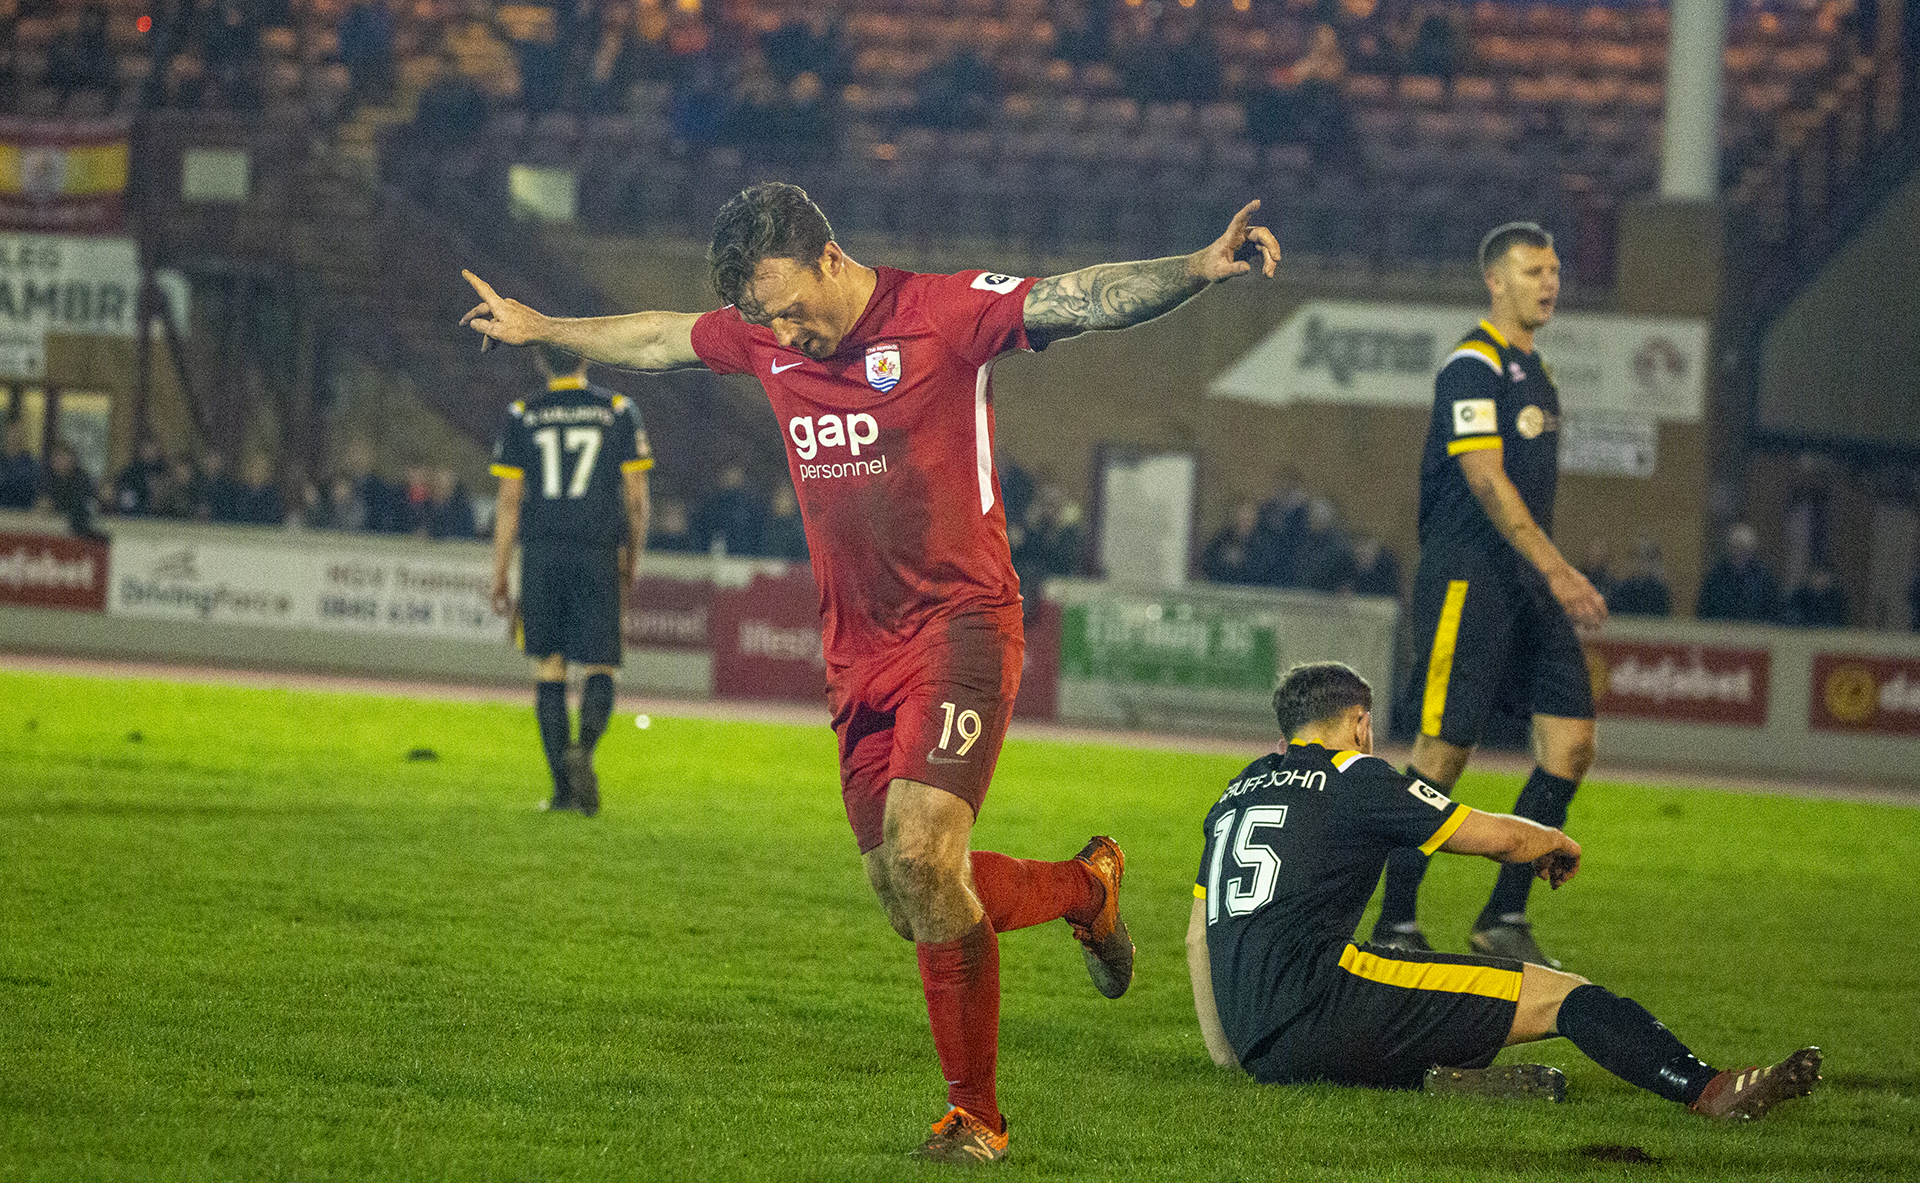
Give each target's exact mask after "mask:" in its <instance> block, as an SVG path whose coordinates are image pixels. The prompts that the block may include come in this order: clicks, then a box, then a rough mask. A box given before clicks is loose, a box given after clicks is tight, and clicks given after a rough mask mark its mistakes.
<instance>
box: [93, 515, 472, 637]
mask: <svg viewBox="0 0 1920 1183" xmlns="http://www.w3.org/2000/svg"><path fill="white" fill-rule="evenodd" d="M492 582H493V573H492V568H491V565H490V564H489V563H488V562H487V561H486V560H485V559H484V558H479V557H474V558H454V557H448V558H444V559H436V558H435V557H434V556H433V555H432V554H430V553H423V554H422V555H420V556H419V557H417V558H415V557H408V558H404V559H402V558H393V557H388V556H385V555H380V554H375V553H368V552H359V551H353V550H349V549H345V548H341V549H334V548H323V547H314V548H312V549H308V548H307V547H305V546H287V545H284V544H283V545H274V544H273V543H271V542H267V541H262V542H260V543H249V542H226V541H220V542H200V541H192V542H189V541H183V540H178V539H175V540H169V541H162V540H157V539H148V538H138V537H132V536H128V535H123V536H121V537H119V538H116V539H115V540H114V542H113V546H112V550H111V564H110V568H109V578H108V595H107V611H108V612H110V613H112V614H114V615H117V616H144V617H152V618H156V619H166V620H200V621H207V622H209V623H216V624H252V625H264V626H268V627H274V628H315V629H329V630H335V631H341V632H360V633H385V634H403V635H411V636H422V637H445V638H457V639H461V640H472V641H487V642H491V643H493V644H496V645H498V644H503V643H504V642H505V638H506V636H507V625H506V622H505V621H503V620H502V619H501V618H500V617H498V616H495V615H494V614H493V609H492V607H491V605H490V603H489V592H490V590H491V587H492Z"/></svg>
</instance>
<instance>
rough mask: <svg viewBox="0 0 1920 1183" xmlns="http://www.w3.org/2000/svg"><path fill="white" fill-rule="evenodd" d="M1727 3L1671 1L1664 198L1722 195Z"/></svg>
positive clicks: (1704, 198)
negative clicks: (1722, 92)
mask: <svg viewBox="0 0 1920 1183" xmlns="http://www.w3.org/2000/svg"><path fill="white" fill-rule="evenodd" d="M1726 43H1727V0H1673V23H1672V27H1671V31H1670V32H1669V34H1668V37H1667V112H1666V130H1665V135H1664V138H1663V141H1662V143H1661V149H1660V198H1661V200H1663V201H1711V200H1713V199H1714V198H1715V197H1717V196H1719V193H1720V93H1721V88H1722V78H1723V76H1724V74H1725V65H1724V54H1725V52H1726Z"/></svg>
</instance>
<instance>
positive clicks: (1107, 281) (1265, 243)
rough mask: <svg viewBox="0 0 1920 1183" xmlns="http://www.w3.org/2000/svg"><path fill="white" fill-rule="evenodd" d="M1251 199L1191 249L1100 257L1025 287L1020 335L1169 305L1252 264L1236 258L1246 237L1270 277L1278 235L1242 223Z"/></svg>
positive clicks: (1110, 322)
mask: <svg viewBox="0 0 1920 1183" xmlns="http://www.w3.org/2000/svg"><path fill="white" fill-rule="evenodd" d="M1259 208H1260V203H1259V202H1258V201H1250V202H1248V203H1247V204H1246V206H1245V207H1244V208H1242V209H1241V211H1240V212H1239V213H1237V214H1235V215H1234V216H1233V220H1232V221H1231V222H1229V223H1227V230H1226V233H1224V234H1222V235H1221V236H1220V237H1219V238H1216V239H1214V240H1213V242H1211V243H1209V244H1208V245H1207V246H1205V247H1203V248H1201V249H1200V250H1197V251H1195V252H1194V253H1192V254H1191V255H1173V256H1169V257H1168V258H1165V259H1148V260H1145V261H1143V262H1138V263H1100V264H1096V265H1095V266H1092V267H1082V268H1081V269H1080V270H1078V271H1069V272H1067V273H1065V274H1063V275H1055V276H1051V277H1049V278H1047V279H1043V280H1041V281H1040V282H1039V283H1036V284H1034V285H1033V287H1032V288H1030V289H1028V291H1027V301H1026V305H1025V306H1024V308H1023V309H1022V313H1023V315H1024V316H1025V319H1026V326H1027V338H1028V339H1029V340H1030V341H1032V342H1033V343H1034V344H1036V345H1045V344H1047V343H1048V342H1051V341H1059V340H1063V339H1065V338H1067V337H1073V336H1077V335H1079V334H1081V333H1085V332H1093V331H1097V330H1101V329H1125V328H1131V327H1133V326H1134V325H1137V324H1144V323H1145V322H1147V321H1150V320H1152V319H1153V318H1154V317H1156V316H1161V315H1163V314H1165V313H1168V312H1171V311H1173V310H1174V309H1175V308H1178V307H1179V306H1180V305H1182V304H1184V303H1186V302H1187V301H1188V300H1191V299H1193V297H1195V296H1197V295H1199V294H1200V293H1201V292H1202V291H1205V290H1206V289H1207V288H1208V287H1209V286H1211V285H1213V284H1216V283H1219V282H1220V281H1221V280H1224V279H1232V278H1233V277H1234V276H1236V275H1245V274H1247V273H1248V272H1250V271H1252V270H1253V264H1252V263H1251V262H1250V261H1248V260H1246V259H1242V258H1239V257H1238V256H1239V254H1240V252H1241V249H1242V248H1243V247H1246V246H1248V245H1250V244H1251V245H1252V246H1253V247H1254V249H1256V250H1258V251H1259V253H1260V256H1261V264H1260V269H1261V273H1262V274H1264V275H1266V276H1267V277H1268V278H1272V276H1273V273H1274V269H1275V268H1277V267H1278V266H1279V265H1280V242H1279V240H1278V239H1276V238H1274V236H1273V231H1271V230H1268V229H1267V228H1266V227H1265V226H1254V225H1250V224H1249V223H1250V222H1251V220H1252V218H1253V214H1254V211H1255V210H1258V209H1259Z"/></svg>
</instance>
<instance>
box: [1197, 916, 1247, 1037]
mask: <svg viewBox="0 0 1920 1183" xmlns="http://www.w3.org/2000/svg"><path fill="white" fill-rule="evenodd" d="M1187 974H1188V976H1189V977H1191V978H1192V979H1193V1010H1194V1014H1195V1015H1197V1016H1198V1017H1199V1019H1200V1038H1201V1039H1202V1040H1204V1041H1206V1045H1207V1055H1209V1056H1211V1057H1213V1062H1214V1063H1216V1064H1218V1065H1220V1066H1221V1067H1222V1068H1238V1067H1239V1066H1240V1057H1238V1056H1236V1055H1234V1054H1233V1045H1232V1044H1231V1043H1229V1042H1227V1032H1226V1028H1224V1027H1222V1026H1221V1025H1220V1004H1219V1003H1217V1002H1215V1001H1214V998H1213V961H1212V960H1211V958H1210V957H1209V956H1208V954H1207V904H1206V901H1205V900H1195V901H1193V916H1192V918H1191V919H1190V920H1188V921H1187Z"/></svg>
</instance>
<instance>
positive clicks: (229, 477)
mask: <svg viewBox="0 0 1920 1183" xmlns="http://www.w3.org/2000/svg"><path fill="white" fill-rule="evenodd" d="M193 516H194V517H195V518H197V519H198V520H200V521H203V522H237V521H239V520H240V482H239V481H237V480H235V479H234V478H233V474H232V473H230V472H228V471H227V458H226V456H225V454H223V453H221V452H219V451H209V452H208V453H207V454H206V455H205V456H202V457H201V458H200V479H199V482H198V483H197V484H196V486H195V488H194V491H193Z"/></svg>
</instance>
